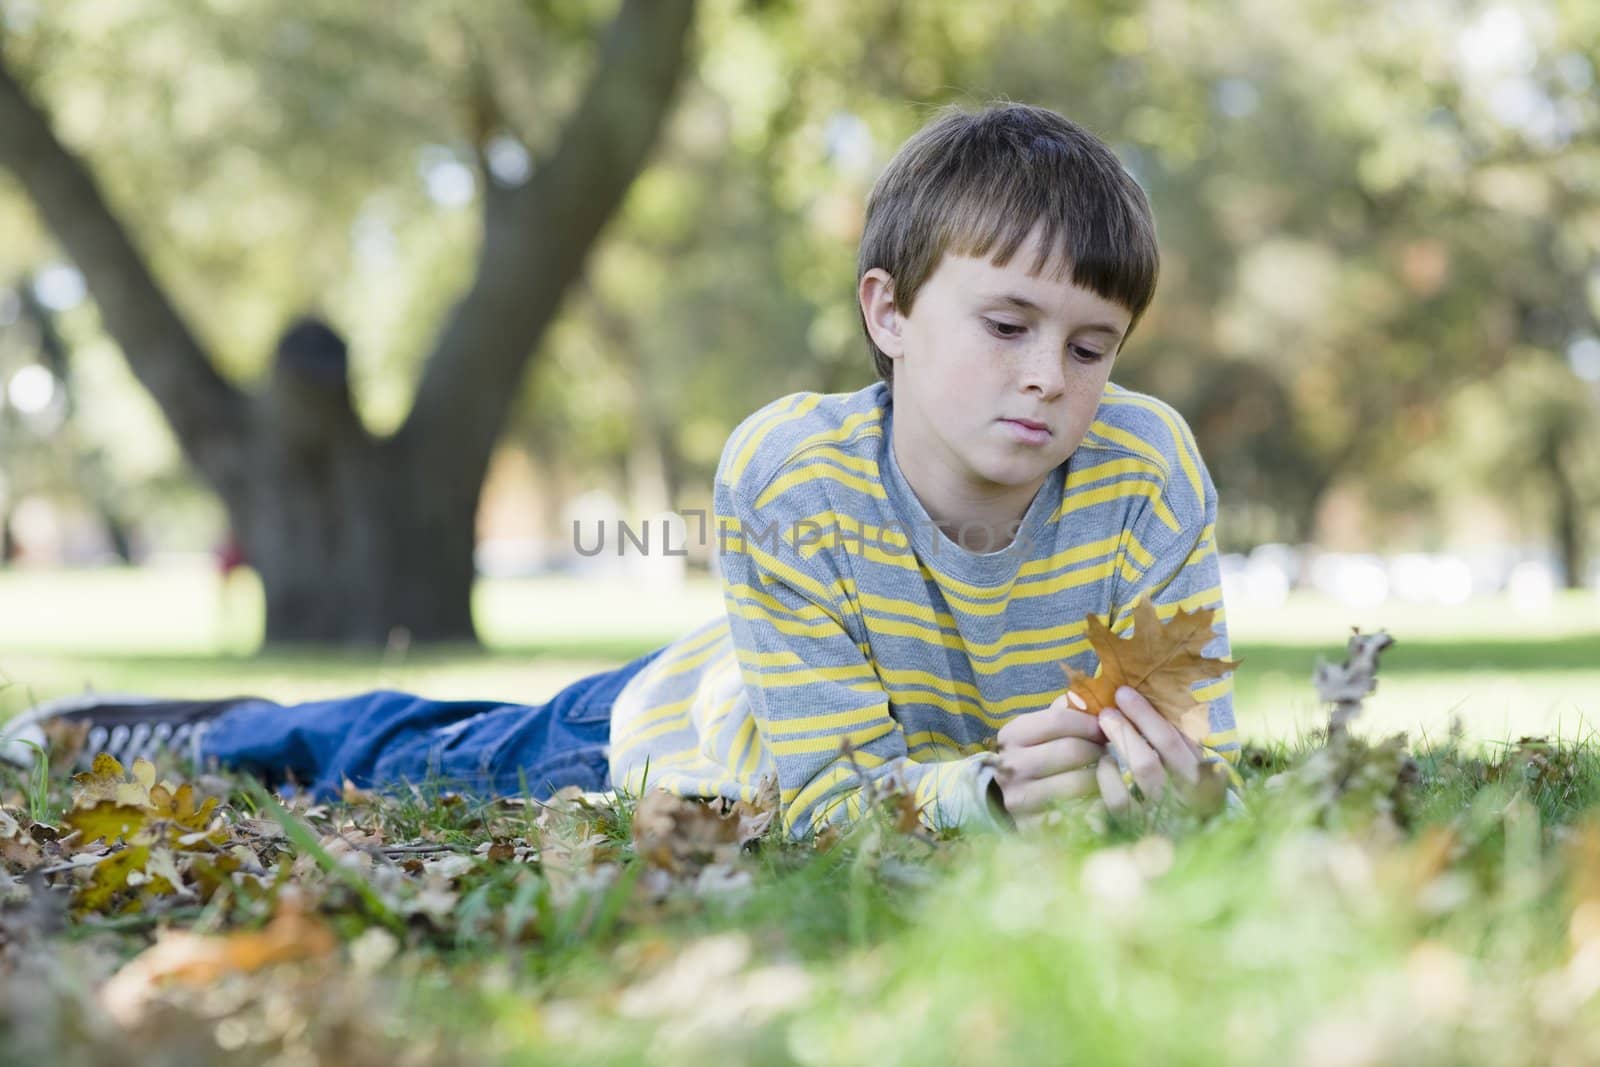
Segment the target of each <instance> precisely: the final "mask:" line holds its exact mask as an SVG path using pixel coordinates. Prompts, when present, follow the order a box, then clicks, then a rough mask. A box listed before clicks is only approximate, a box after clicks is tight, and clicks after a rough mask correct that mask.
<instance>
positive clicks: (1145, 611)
mask: <svg viewBox="0 0 1600 1067" xmlns="http://www.w3.org/2000/svg"><path fill="white" fill-rule="evenodd" d="M1215 619H1216V611H1215V609H1212V608H1207V609H1205V610H1203V611H1194V612H1178V613H1176V614H1175V615H1173V617H1172V621H1171V622H1169V623H1167V624H1166V625H1165V626H1163V625H1162V624H1161V617H1160V615H1159V614H1158V613H1157V612H1156V607H1155V604H1154V602H1153V601H1152V600H1151V599H1150V598H1149V597H1140V598H1139V600H1138V601H1136V602H1135V603H1134V606H1133V633H1132V634H1131V635H1130V636H1128V637H1126V638H1119V637H1117V635H1116V634H1114V633H1113V632H1112V631H1111V628H1110V627H1108V626H1107V625H1106V624H1105V623H1104V622H1102V621H1101V619H1100V617H1099V616H1098V615H1089V616H1087V617H1086V618H1085V619H1084V624H1085V625H1086V627H1087V628H1088V637H1089V644H1090V645H1091V646H1092V647H1093V648H1094V651H1095V654H1096V655H1097V656H1099V657H1100V669H1099V671H1098V672H1097V673H1096V674H1094V675H1088V674H1085V673H1084V672H1082V671H1080V670H1077V669H1076V668H1074V667H1072V666H1071V665H1069V664H1065V663H1063V664H1062V665H1061V668H1062V670H1064V671H1066V673H1067V682H1068V690H1067V692H1068V700H1069V701H1070V702H1071V703H1072V705H1073V706H1074V707H1079V708H1081V710H1084V711H1087V712H1088V713H1089V714H1091V715H1098V714H1100V713H1101V712H1102V711H1104V710H1106V709H1107V708H1111V707H1115V706H1116V703H1117V689H1118V688H1119V687H1121V686H1124V685H1127V686H1132V687H1133V688H1134V689H1136V690H1138V691H1139V693H1140V694H1141V695H1143V696H1144V698H1145V699H1146V700H1148V701H1150V703H1151V704H1152V705H1153V706H1154V707H1155V709H1156V710H1157V711H1159V712H1161V714H1162V715H1164V716H1166V718H1167V719H1168V720H1169V721H1170V722H1172V723H1173V724H1175V725H1176V726H1177V727H1178V728H1179V729H1180V730H1182V731H1183V732H1184V733H1185V734H1187V735H1189V736H1190V737H1192V738H1194V739H1195V740H1196V741H1200V740H1204V738H1205V736H1206V734H1207V733H1209V732H1210V721H1209V718H1208V714H1209V706H1208V705H1207V704H1205V703H1201V702H1197V701H1196V700H1195V699H1194V694H1193V691H1192V687H1193V686H1194V684H1195V683H1196V682H1205V681H1210V680H1212V679H1214V678H1218V677H1221V676H1222V674H1223V673H1225V672H1227V671H1231V670H1233V669H1234V668H1235V667H1237V666H1238V665H1239V663H1238V661H1236V660H1230V659H1207V658H1206V657H1205V656H1203V655H1201V651H1202V650H1203V649H1204V648H1205V646H1206V645H1207V643H1209V642H1210V640H1211V638H1212V637H1213V636H1214V635H1213V633H1212V629H1211V627H1212V624H1213V622H1214V621H1215ZM1074 698H1076V699H1074Z"/></svg>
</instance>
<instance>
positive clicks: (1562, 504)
mask: <svg viewBox="0 0 1600 1067" xmlns="http://www.w3.org/2000/svg"><path fill="white" fill-rule="evenodd" d="M1543 458H1544V460H1545V470H1546V471H1547V472H1548V474H1549V475H1550V488H1551V491H1552V493H1553V495H1554V496H1555V514H1554V516H1553V518H1554V523H1553V525H1554V527H1555V529H1554V531H1553V532H1554V534H1555V541H1556V552H1557V553H1558V554H1559V555H1560V557H1561V568H1562V571H1563V572H1564V574H1565V581H1564V582H1563V584H1564V585H1565V586H1566V588H1568V589H1582V588H1583V582H1584V579H1585V578H1587V577H1588V575H1586V574H1585V573H1584V570H1585V568H1586V566H1587V564H1588V560H1587V558H1586V556H1585V553H1584V543H1583V542H1584V533H1585V531H1584V522H1583V505H1582V504H1581V503H1579V501H1578V489H1577V486H1575V485H1573V484H1572V479H1571V478H1570V477H1568V476H1567V469H1566V465H1565V464H1563V463H1562V462H1561V452H1560V445H1559V444H1555V445H1552V446H1551V447H1550V448H1549V450H1548V451H1547V452H1546V454H1545V456H1544V457H1543Z"/></svg>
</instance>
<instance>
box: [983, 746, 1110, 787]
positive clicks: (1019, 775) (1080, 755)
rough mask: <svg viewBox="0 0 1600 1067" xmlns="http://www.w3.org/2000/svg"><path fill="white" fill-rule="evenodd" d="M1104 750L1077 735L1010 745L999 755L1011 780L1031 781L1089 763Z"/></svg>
mask: <svg viewBox="0 0 1600 1067" xmlns="http://www.w3.org/2000/svg"><path fill="white" fill-rule="evenodd" d="M1105 754H1106V748H1105V746H1104V745H1097V744H1095V743H1094V742H1093V741H1085V740H1084V739H1083V738H1081V737H1058V738H1055V739H1053V740H1050V741H1045V742H1043V743H1041V744H1037V745H1028V746H1026V747H1023V748H1016V749H1011V750H1009V751H1008V752H1006V753H1005V754H1004V755H1003V757H1002V758H1003V760H1004V771H1005V773H1008V774H1009V775H1010V777H1011V778H1012V780H1015V781H1031V780H1033V779H1035V778H1048V777H1050V776H1051V775H1053V774H1065V773H1066V772H1067V771H1075V770H1077V769H1078V768H1080V767H1092V766H1094V765H1095V764H1096V763H1098V762H1099V761H1100V757H1101V756H1104V755H1105Z"/></svg>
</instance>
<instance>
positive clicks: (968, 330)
mask: <svg viewBox="0 0 1600 1067" xmlns="http://www.w3.org/2000/svg"><path fill="white" fill-rule="evenodd" d="M1158 262H1159V258H1158V252H1157V247H1156V239H1155V228H1154V223H1153V220H1152V218H1151V214H1150V208H1149V204H1148V201H1147V200H1146V199H1145V196H1144V194H1143V192H1142V191H1141V190H1140V188H1139V186H1138V185H1137V184H1136V183H1135V182H1134V181H1133V179H1132V178H1131V177H1130V176H1129V175H1128V174H1127V173H1126V172H1125V171H1124V170H1123V168H1122V167H1121V165H1120V164H1119V163H1118V162H1117V160H1116V158H1115V156H1113V155H1112V153H1111V152H1110V150H1109V149H1108V148H1107V147H1106V146H1105V145H1104V144H1103V143H1101V142H1100V141H1099V140H1097V139H1096V138H1094V137H1093V136H1092V135H1091V134H1089V133H1088V132H1086V131H1085V130H1083V129H1082V128H1080V127H1078V126H1076V125H1074V124H1073V123H1071V122H1068V121H1067V120H1066V119H1063V118H1062V117H1061V116H1059V115H1057V114H1055V113H1053V112H1050V111H1046V110H1043V109H1039V108H1032V107H1026V106H1022V105H1005V106H1000V107H994V108H990V109H987V110H984V111H982V112H980V113H978V114H966V113H964V112H962V111H960V110H958V109H954V108H950V109H946V110H945V111H943V112H942V113H940V115H939V116H938V117H937V118H936V119H935V120H934V121H933V122H931V123H929V124H928V125H927V126H926V127H924V128H923V129H922V130H921V131H919V132H918V133H917V134H916V135H914V136H913V137H912V138H911V139H910V140H909V141H908V142H907V143H906V144H905V145H904V146H902V148H901V149H900V151H899V152H898V153H897V154H896V155H895V157H894V159H893V160H892V161H891V162H890V163H889V165H888V167H887V169H886V170H885V171H884V173H883V175H882V176H881V177H880V179H879V180H878V183H877V185H876V187H875V188H874V189H873V192H872V195H871V197H870V199H869V202H868V207H867V221H866V228H865V231H864V234H863V236H862V241H861V248H860V255H859V263H858V272H857V296H858V301H859V305H860V311H861V319H862V324H863V327H864V329H865V331H866V334H867V340H868V344H869V348H870V351H871V353H872V357H873V361H874V364H875V366H876V369H877V373H878V376H879V378H880V380H879V381H878V382H876V383H874V384H873V385H871V386H868V387H867V388H865V389H862V390H860V391H858V392H855V393H849V394H836V395H827V396H824V395H819V394H815V393H800V394H796V395H793V396H788V397H784V398H782V399H780V400H777V401H775V402H773V403H771V404H769V405H767V406H766V407H764V408H762V409H761V410H760V411H757V412H756V413H755V414H754V415H752V416H750V417H749V418H748V419H746V420H745V421H744V422H743V423H742V424H741V425H740V426H739V427H738V429H736V430H735V431H734V433H733V435H732V436H731V437H730V438H729V440H728V443H727V445H726V447H725V449H724V450H723V454H722V458H721V462H720V463H719V465H718V469H717V475H716V483H715V487H714V501H715V511H716V518H717V525H716V534H717V537H718V553H719V561H720V563H721V569H722V586H723V596H724V603H725V606H726V615H725V617H724V618H719V619H716V620H713V621H712V622H709V623H707V624H706V625H704V626H701V627H699V628H698V629H696V630H694V631H693V632H691V633H689V634H688V635H686V636H685V637H683V638H681V639H680V640H678V641H675V642H673V643H672V644H670V645H668V646H667V647H666V648H664V649H659V650H656V651H655V652H652V653H650V654H648V655H646V656H642V657H640V658H639V659H637V660H635V661H633V662H632V663H630V664H627V665H625V666H624V667H622V668H619V669H618V670H616V671H611V672H606V673H604V674H599V675H594V676H591V677H589V678H585V679H582V680H580V681H579V682H577V683H575V684H574V685H573V686H570V687H568V688H567V689H565V690H563V691H562V692H561V693H559V694H557V695H556V697H554V698H553V699H552V700H551V701H550V702H549V703H547V704H544V705H539V706H523V705H500V704H483V703H463V702H456V703H438V702H433V701H426V700H422V699H420V698H417V697H412V696H407V695H405V694H399V693H371V694H365V695H363V696H359V697H354V698H349V699H345V700H335V701H324V702H318V703H314V704H305V705H299V706H296V707H293V708H282V707H279V706H278V705H275V704H270V703H267V702H265V701H223V702H188V703H177V702H171V701H166V702H154V701H152V702H133V701H130V702H124V703H123V704H122V705H120V706H119V705H116V704H114V703H111V702H108V701H107V700H106V698H99V699H98V700H97V701H94V702H89V703H84V702H78V703H76V704H62V703H58V704H56V705H53V706H50V707H47V708H44V709H38V710H37V711H35V712H33V713H30V714H29V715H27V716H24V719H25V720H26V722H25V727H26V728H28V729H32V730H34V731H35V732H37V724H38V723H39V722H40V721H41V720H42V719H44V718H46V717H51V716H54V717H58V718H63V719H67V720H69V721H71V720H76V721H82V722H85V723H87V724H88V725H89V726H90V734H89V738H90V748H91V750H92V749H95V748H109V749H111V750H113V751H116V752H118V754H131V753H133V752H135V751H148V750H151V749H153V748H155V747H160V746H163V745H167V746H171V745H180V746H186V750H187V751H189V752H191V753H193V754H194V755H196V756H198V757H199V758H201V759H216V760H218V761H219V762H221V763H222V764H224V765H226V766H232V767H239V768H247V769H252V770H255V771H257V772H259V773H262V774H264V775H268V776H276V775H281V774H283V773H284V772H285V771H289V772H292V773H294V774H295V775H296V777H297V778H298V779H299V780H302V781H306V780H309V781H311V782H312V783H313V786H314V788H316V789H318V790H319V791H322V792H331V791H335V790H337V788H338V786H339V784H340V783H341V782H342V781H343V780H344V779H346V778H348V779H350V780H352V781H354V782H355V783H356V784H358V785H370V784H382V783H386V782H394V781H398V780H401V779H404V778H410V779H418V778H422V777H424V776H426V775H430V774H443V775H445V776H447V777H451V778H456V779H464V780H465V781H466V782H467V783H468V785H469V787H471V788H476V789H482V790H488V791H494V792H516V791H520V790H521V789H522V788H524V787H528V788H532V789H533V790H534V792H535V793H536V794H537V795H545V794H547V793H548V792H550V791H553V790H554V789H555V788H559V787H560V786H563V785H569V784H579V785H581V786H582V787H584V788H585V789H603V788H606V787H607V786H613V785H614V786H625V787H627V788H628V789H630V790H633V791H639V790H641V788H642V787H643V786H644V785H645V784H646V775H647V774H648V784H649V785H660V786H664V787H665V788H667V789H669V790H670V791H673V792H676V793H679V794H682V795H686V796H716V795H721V796H727V797H733V798H746V799H751V798H753V797H754V796H755V795H756V794H757V793H758V792H759V789H760V783H761V782H762V780H763V779H764V778H765V777H767V776H769V775H771V776H774V777H775V778H776V781H777V785H778V792H779V800H780V807H781V811H782V821H783V825H784V828H785V830H786V832H788V833H789V834H791V835H793V836H797V837H798V836H803V835H804V834H806V833H807V832H808V831H814V830H817V829H820V828H821V827H822V826H823V825H825V824H827V823H829V822H838V821H847V820H850V819H853V818H856V817H858V816H859V815H860V814H861V812H862V809H863V806H864V804H863V798H864V795H865V794H864V783H863V779H864V778H865V779H870V780H874V781H881V780H884V779H887V778H890V777H894V778H896V779H898V780H899V781H900V782H901V783H903V784H904V785H905V786H906V787H907V788H908V789H910V790H912V791H913V793H914V795H915V797H916V799H917V801H918V803H919V804H921V805H923V813H924V818H925V820H926V821H928V822H929V823H930V824H932V825H936V826H938V825H949V824H967V825H974V824H976V825H984V824H987V825H997V824H998V825H1006V824H1010V823H1012V822H1013V821H1014V820H1017V819H1021V820H1024V821H1026V820H1030V819H1034V818H1037V817H1038V816H1039V815H1040V814H1041V813H1042V812H1043V811H1044V810H1045V808H1046V807H1047V806H1048V805H1049V804H1050V803H1052V802H1053V801H1055V800H1057V799H1060V798H1066V797H1079V796H1092V795H1095V794H1097V793H1098V794H1099V795H1100V796H1102V797H1103V798H1104V800H1105V802H1106V804H1107V805H1108V806H1109V807H1112V808H1114V809H1122V808H1126V807H1128V806H1129V805H1130V804H1132V803H1133V795H1132V790H1131V788H1130V786H1137V789H1138V792H1140V793H1142V794H1143V795H1144V796H1145V797H1147V798H1153V797H1155V796H1156V795H1157V794H1159V793H1160V792H1162V791H1163V790H1164V789H1166V788H1168V787H1169V786H1175V787H1177V788H1178V790H1179V791H1180V792H1181V791H1184V790H1186V789H1187V787H1188V786H1190V785H1193V784H1194V783H1195V782H1196V781H1197V780H1198V779H1199V777H1200V763H1201V762H1203V761H1208V760H1218V759H1227V758H1230V757H1233V756H1234V754H1235V753H1236V752H1237V748H1238V745H1237V742H1236V741H1235V740H1234V736H1233V733H1234V732H1233V713H1232V704H1231V681H1230V680H1229V679H1223V680H1222V681H1219V682H1216V683H1211V684H1208V685H1205V686H1201V687H1198V688H1197V689H1196V691H1195V696H1196V699H1198V700H1204V701H1209V703H1210V727H1211V733H1210V735H1209V736H1208V737H1207V738H1206V744H1205V746H1204V747H1202V746H1200V745H1198V744H1196V743H1194V742H1192V741H1190V740H1189V739H1188V738H1186V737H1184V736H1183V735H1182V734H1181V733H1180V732H1179V731H1178V730H1177V729H1176V728H1175V727H1173V726H1172V725H1171V724H1170V723H1169V722H1167V720H1166V719H1164V718H1163V717H1162V716H1161V715H1160V714H1159V713H1157V712H1156V711H1155V710H1154V709H1153V708H1151V706H1150V705H1149V704H1148V703H1147V702H1146V701H1145V700H1144V699H1143V698H1142V697H1140V696H1139V695H1138V694H1137V693H1134V692H1133V691H1132V690H1128V689H1124V690H1122V691H1121V692H1120V693H1119V694H1118V701H1117V704H1118V706H1117V709H1115V710H1113V711H1108V712H1106V713H1104V714H1102V715H1101V716H1099V717H1098V718H1096V717H1093V716H1090V715H1087V714H1084V713H1082V712H1079V711H1076V710H1074V709H1073V708H1072V707H1071V706H1069V705H1068V703H1067V701H1066V698H1065V696H1064V694H1063V693H1062V689H1063V683H1064V676H1063V674H1062V671H1061V668H1060V666H1059V664H1060V663H1061V662H1063V661H1070V662H1072V663H1073V664H1074V665H1075V666H1078V667H1080V668H1082V669H1090V668H1092V667H1093V665H1094V655H1093V653H1092V652H1091V651H1090V650H1089V647H1088V644H1087V642H1086V641H1085V639H1084V625H1083V619H1084V616H1085V615H1087V614H1089V613H1091V612H1092V613H1096V614H1098V615H1100V616H1102V617H1107V618H1109V619H1110V620H1111V621H1112V624H1113V627H1114V628H1115V629H1117V630H1118V631H1119V632H1122V631H1125V630H1126V629H1127V627H1128V622H1129V613H1130V611H1131V608H1132V604H1133V602H1134V600H1135V599H1136V598H1137V597H1138V596H1140V595H1145V594H1148V595H1151V596H1153V597H1154V599H1155V601H1156V603H1157V605H1158V608H1159V611H1160V614H1161V615H1162V617H1163V618H1170V617H1171V616H1172V614H1173V613H1174V612H1175V611H1177V610H1179V609H1180V608H1182V609H1183V610H1194V609H1197V608H1202V607H1220V606H1221V588H1220V583H1219V577H1218V566H1217V558H1216V551H1215V545H1214V535H1213V530H1214V524H1215V521H1216V494H1215V491H1214V489H1213V487H1212V485H1211V481H1210V478H1209V476H1208V475H1207V472H1206V469H1205V465H1204V464H1203V462H1202V461H1201V459H1200V456H1199V453H1198V451H1197V449H1196V447H1195V443H1194V439H1193V437H1192V435H1191V434H1190V432H1189V429H1188V427H1187V426H1186V425H1185V423H1184V422H1183V420H1182V419H1181V417H1179V416H1178V414H1177V413H1176V412H1175V411H1173V410H1172V409H1171V408H1169V407H1167V406H1166V405H1165V404H1163V403H1161V402H1160V401H1157V400H1155V399H1153V398H1150V397H1147V396H1142V395H1140V394H1137V393H1133V392H1130V391H1128V390H1125V389H1122V388H1120V387H1118V386H1115V385H1112V384H1110V382H1109V375H1110V372H1111V367H1112V364H1113V362H1114V360H1115V358H1116V356H1117V354H1118V352H1119V351H1120V349H1121V347H1122V345H1123V343H1124V342H1125V341H1126V339H1127V336H1128V334H1129V333H1130V331H1131V330H1132V328H1133V326H1134V325H1135V324H1136V323H1137V321H1138V319H1139V317H1140V316H1141V315H1142V314H1143V313H1144V311H1145V309H1146V308H1147V307H1148V305H1149V303H1150V300H1151V297H1152V296H1153V294H1154V291H1155V284H1156V275H1157V269H1158ZM1219 618H1220V612H1219ZM1206 652H1207V654H1208V655H1213V656H1216V655H1226V653H1227V635H1226V632H1225V629H1223V628H1221V627H1220V626H1219V630H1218V633H1217V635H1216V637H1215V638H1214V639H1213V641H1212V642H1211V644H1210V646H1209V647H1208V648H1207V650H1206ZM1108 749H1109V751H1108ZM1119 757H1120V759H1119ZM1119 763H1120V764H1121V765H1125V766H1126V768H1127V772H1126V773H1124V772H1123V771H1122V770H1121V768H1120V767H1119Z"/></svg>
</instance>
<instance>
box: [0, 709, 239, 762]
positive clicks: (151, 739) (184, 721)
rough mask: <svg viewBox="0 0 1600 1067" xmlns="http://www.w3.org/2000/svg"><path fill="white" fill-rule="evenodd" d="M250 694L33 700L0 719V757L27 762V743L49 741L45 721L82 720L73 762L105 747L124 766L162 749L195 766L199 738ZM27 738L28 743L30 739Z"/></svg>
mask: <svg viewBox="0 0 1600 1067" xmlns="http://www.w3.org/2000/svg"><path fill="white" fill-rule="evenodd" d="M253 699H254V698H253V697H227V698H225V699H222V700H162V699H159V698H156V697H146V696H132V695H125V694H117V693H85V694H82V695H78V696H68V697H61V698H59V699H57V700H51V701H47V702H46V703H43V704H37V705H35V706H34V707H31V708H29V709H28V710H27V711H25V712H23V713H22V714H20V715H18V716H17V717H16V718H14V719H12V720H11V721H10V722H6V723H0V760H5V761H6V762H7V763H12V764H16V765H17V766H19V767H32V766H33V762H34V760H35V759H37V758H38V753H37V752H36V751H35V749H34V748H33V745H38V746H39V747H40V748H46V749H47V748H48V747H49V739H48V736H47V734H46V731H45V726H47V725H48V724H50V723H61V724H63V725H66V726H80V725H81V726H87V727H88V728H89V730H88V733H87V734H85V735H84V741H83V748H82V749H81V750H80V751H79V752H78V755H77V760H76V767H77V768H79V769H83V770H87V769H88V768H89V766H90V765H91V764H93V763H94V758H95V756H97V755H99V754H100V753H102V752H109V753H110V754H111V755H113V756H115V757H116V758H117V761H118V762H119V763H121V764H122V765H123V766H124V767H128V766H131V765H132V763H133V761H134V760H136V759H138V758H139V757H140V756H143V757H144V758H145V759H149V760H154V759H155V757H156V756H157V755H159V754H161V753H164V752H172V753H176V754H177V756H178V757H179V758H180V759H183V760H187V761H188V762H189V763H190V764H192V765H194V766H198V765H199V763H200V738H201V737H202V736H203V735H204V734H205V731H206V728H207V727H208V726H210V724H211V723H212V722H213V721H214V720H215V719H216V718H217V716H219V715H221V714H222V713H223V712H225V711H227V710H228V709H229V708H231V707H233V706H235V705H237V704H241V703H244V702H245V701H248V700H253ZM30 742H31V743H30Z"/></svg>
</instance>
